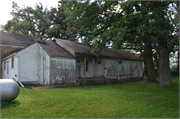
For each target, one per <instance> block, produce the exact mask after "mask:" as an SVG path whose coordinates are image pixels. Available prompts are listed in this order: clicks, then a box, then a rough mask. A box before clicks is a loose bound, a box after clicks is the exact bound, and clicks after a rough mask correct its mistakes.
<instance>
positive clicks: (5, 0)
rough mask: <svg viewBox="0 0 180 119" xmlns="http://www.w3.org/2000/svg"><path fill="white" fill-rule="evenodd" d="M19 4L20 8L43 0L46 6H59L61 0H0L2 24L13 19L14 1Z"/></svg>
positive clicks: (0, 23)
mask: <svg viewBox="0 0 180 119" xmlns="http://www.w3.org/2000/svg"><path fill="white" fill-rule="evenodd" d="M13 1H14V2H15V3H17V4H18V6H19V7H20V8H22V7H23V6H31V7H33V8H34V7H35V5H36V3H39V2H41V3H42V5H43V6H44V7H47V8H48V9H49V8H50V7H58V1H59V0H0V25H5V24H6V23H7V21H8V20H11V19H12V17H11V14H10V12H11V10H12V2H13Z"/></svg>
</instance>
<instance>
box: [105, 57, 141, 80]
mask: <svg viewBox="0 0 180 119" xmlns="http://www.w3.org/2000/svg"><path fill="white" fill-rule="evenodd" d="M106 70H107V71H106V72H107V78H118V79H119V80H120V79H124V78H140V77H143V63H142V61H132V60H122V63H119V60H115V59H106Z"/></svg>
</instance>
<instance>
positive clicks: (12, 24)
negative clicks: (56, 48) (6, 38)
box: [5, 2, 73, 39]
mask: <svg viewBox="0 0 180 119" xmlns="http://www.w3.org/2000/svg"><path fill="white" fill-rule="evenodd" d="M57 4H58V3H57ZM12 8H13V9H12V12H11V15H12V17H13V19H12V20H9V21H8V23H7V24H6V25H5V30H6V31H7V32H11V33H16V34H24V35H29V36H32V37H34V38H39V39H42V38H51V37H56V38H62V39H69V35H68V34H67V33H66V30H67V28H66V27H67V24H66V22H65V21H64V20H65V15H64V11H63V10H62V9H61V7H60V8H58V9H56V8H51V9H50V10H48V9H47V8H44V7H43V5H42V4H41V3H39V4H36V6H35V9H34V8H32V7H29V6H27V7H24V8H20V7H19V6H18V5H17V3H15V2H13V6H12ZM72 37H73V36H72Z"/></svg>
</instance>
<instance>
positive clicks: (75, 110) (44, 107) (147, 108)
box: [1, 77, 179, 118]
mask: <svg viewBox="0 0 180 119" xmlns="http://www.w3.org/2000/svg"><path fill="white" fill-rule="evenodd" d="M172 83H173V86H172V87H167V88H162V87H160V86H158V84H153V83H147V82H146V81H139V82H131V83H121V84H109V85H98V86H85V87H79V88H77V87H74V88H55V89H52V88H39V89H24V88H21V91H20V94H19V96H18V97H17V99H18V101H17V102H16V103H14V104H10V105H9V106H8V105H4V106H3V107H2V108H1V117H2V118H178V117H179V77H176V78H172Z"/></svg>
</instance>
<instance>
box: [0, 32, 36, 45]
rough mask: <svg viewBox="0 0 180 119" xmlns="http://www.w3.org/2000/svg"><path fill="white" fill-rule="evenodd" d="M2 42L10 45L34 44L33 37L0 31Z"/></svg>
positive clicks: (0, 40)
mask: <svg viewBox="0 0 180 119" xmlns="http://www.w3.org/2000/svg"><path fill="white" fill-rule="evenodd" d="M0 42H2V43H10V44H23V45H29V44H32V43H33V40H32V37H30V36H27V35H20V34H13V33H8V32H2V31H0Z"/></svg>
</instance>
